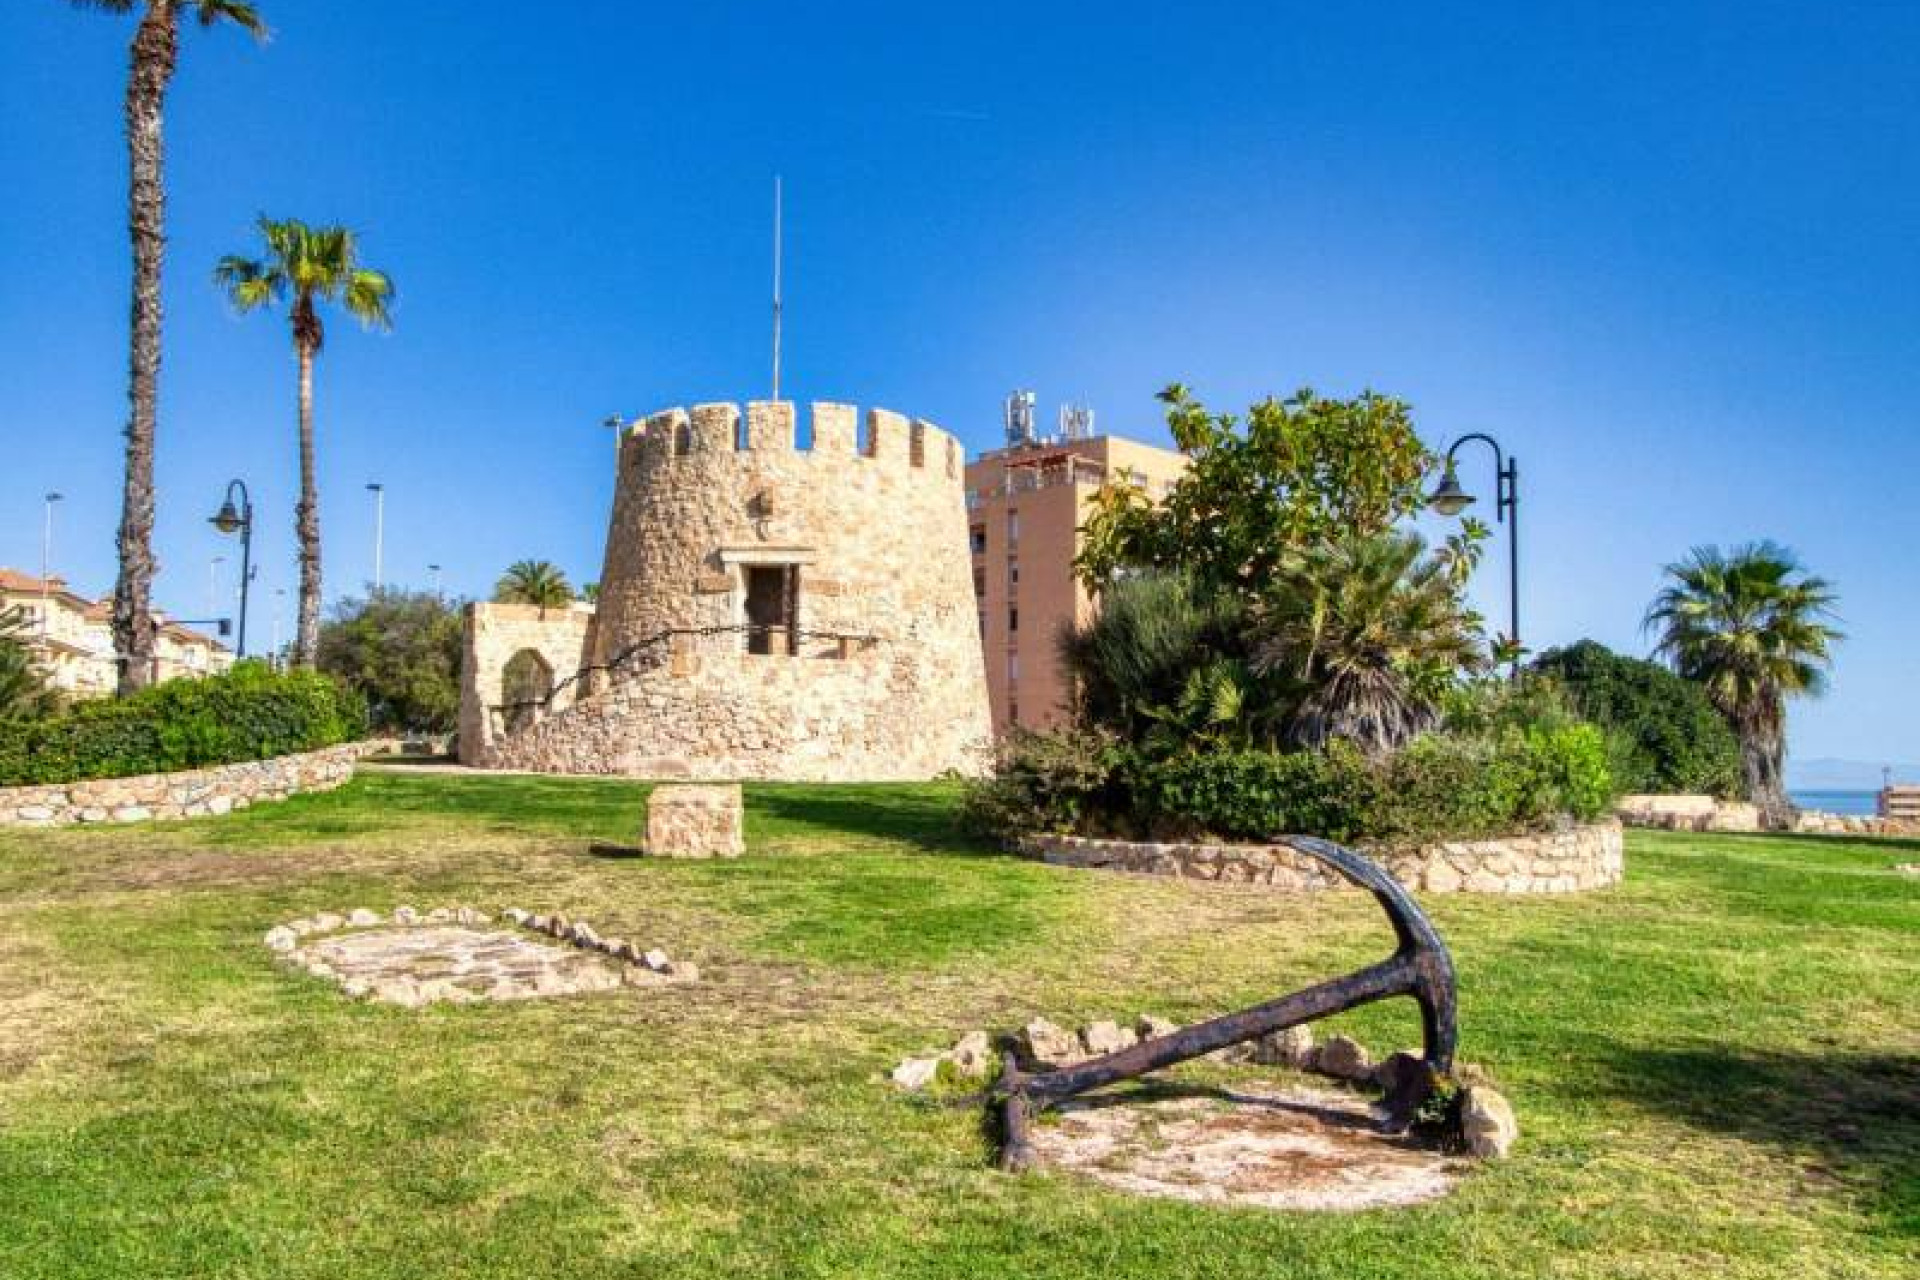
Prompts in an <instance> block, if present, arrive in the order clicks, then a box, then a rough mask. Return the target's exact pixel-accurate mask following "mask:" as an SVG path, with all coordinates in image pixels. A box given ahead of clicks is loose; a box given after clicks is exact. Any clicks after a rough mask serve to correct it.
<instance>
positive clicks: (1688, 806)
mask: <svg viewBox="0 0 1920 1280" xmlns="http://www.w3.org/2000/svg"><path fill="white" fill-rule="evenodd" d="M1613 813H1614V816H1615V817H1617V818H1619V819H1620V821H1622V822H1624V823H1625V824H1626V825H1628V826H1629V827H1654V828H1656V829H1658V830H1662V831H1742V832H1745V831H1758V830H1760V809H1759V807H1758V806H1756V805H1751V804H1748V803H1747V802H1746V801H1744V800H1720V799H1716V798H1715V797H1713V796H1704V795H1630V796H1621V797H1620V799H1619V800H1618V801H1616V802H1615V804H1614V808H1613Z"/></svg>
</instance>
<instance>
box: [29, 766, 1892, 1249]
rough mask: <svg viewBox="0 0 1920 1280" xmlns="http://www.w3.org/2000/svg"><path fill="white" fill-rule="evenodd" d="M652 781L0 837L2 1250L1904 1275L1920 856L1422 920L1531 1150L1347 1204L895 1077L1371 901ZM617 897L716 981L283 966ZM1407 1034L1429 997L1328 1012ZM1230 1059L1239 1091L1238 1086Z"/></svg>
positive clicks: (1749, 870)
mask: <svg viewBox="0 0 1920 1280" xmlns="http://www.w3.org/2000/svg"><path fill="white" fill-rule="evenodd" d="M644 796H645V790H644V788H642V787H640V786H637V785H634V784H630V783H624V782H611V781H610V782H594V781H577V780H559V779H527V778H467V777H446V776H443V777H422V776H411V777H410V776H404V775H398V774H393V773H374V772H366V773H363V774H362V775H361V776H360V777H359V778H358V779H356V781H355V782H354V783H353V784H352V785H351V786H349V787H347V788H345V789H343V790H341V791H338V792H335V793H333V794H331V795H326V796H313V797H304V798H301V799H297V800H294V801H290V802H288V803H286V804H282V805H277V806H270V807H263V808H261V809H259V810H256V811H252V812H249V813H246V814H243V815H235V816H233V817H230V818H227V819H222V820H213V821H206V822H196V823H183V824H176V825H170V826H155V827H150V828H142V829H138V830H135V829H120V830H86V831H71V832H57V833H45V834H32V835H26V834H11V835H0V1276H4V1277H7V1278H8V1280H40V1278H42V1277H81V1276H87V1277H109V1276H111V1277H132V1276H139V1277H189V1276H191V1277H203V1276H218V1277H275V1278H276V1280H292V1278H297V1277H329V1278H332V1277H338V1276H353V1277H356V1280H358V1278H363V1277H381V1278H384V1277H413V1276H463V1277H466V1276H474V1277H492V1276H499V1277H515V1278H524V1277H529V1276H565V1275H583V1276H585V1275H591V1276H595V1277H624V1276H632V1277H646V1278H647V1280H654V1278H667V1277H711V1276H764V1277H780V1278H781V1280H788V1278H792V1277H814V1276H819V1277H826V1276H833V1277H848V1276H853V1277H877V1276H912V1277H948V1276H952V1277H967V1278H968V1280H979V1278H980V1277H985V1276H1018V1277H1030V1278H1033V1280H1040V1278H1048V1277H1100V1278H1101V1280H1107V1278H1109V1277H1128V1278H1130V1280H1131V1278H1135V1277H1152V1276H1161V1275H1164V1276H1181V1277H1190V1276H1208V1277H1215V1276H1217V1277H1256V1276H1258V1277H1271V1276H1277V1275H1286V1276H1293V1277H1329V1278H1331V1277H1341V1278H1342V1280H1347V1278H1353V1277H1387V1276H1408V1277H1423V1278H1431V1277H1452V1276H1475V1277H1478V1276H1552V1277H1599V1276H1633V1277H1693V1276H1699V1275H1703V1274H1712V1275H1715V1276H1719V1277H1747V1276H1794V1277H1806V1276H1848V1277H1894V1276H1902V1277H1904V1276H1911V1275H1913V1274H1915V1267H1916V1264H1920V946H1916V943H1917V942H1920V882H1916V881H1914V880H1913V879H1911V878H1907V877H1903V876H1901V875H1898V874H1896V873H1894V872H1892V871H1891V870H1890V867H1891V865H1892V864H1893V863H1895V862H1903V861H1915V860H1920V849H1916V846H1915V845H1913V844H1907V845H1905V846H1902V845H1900V844H1898V843H1894V842H1870V841H1846V840H1813V839H1786V838H1765V837H1735V836H1682V835H1662V834H1651V833H1649V834H1640V833H1635V834H1633V835H1632V836H1630V838H1629V844H1628V879H1627V883H1626V884H1625V885H1623V886H1621V887H1620V888H1618V889H1616V890H1612V891H1608V892H1604V893H1599V894H1591V895H1585V896H1580V897H1570V898H1566V899H1521V900H1511V901H1501V900H1490V899H1472V898H1436V899H1434V900H1432V901H1431V902H1430V903H1429V906H1430V909H1431V911H1432V914H1433V915H1434V917H1435V919H1436V921H1437V923H1438V924H1439V926H1440V928H1441V930H1442V932H1443V933H1444V935H1445V936H1446V937H1447V938H1448V940H1449V943H1450V945H1451V946H1452V948H1453V951H1454V954H1455V958H1456V960H1457V962H1458V964H1459V967H1460V977H1461V997H1462V1039H1463V1055H1464V1056H1465V1057H1466V1058H1468V1059H1470V1060H1473V1061H1476V1062H1479V1063H1482V1064H1485V1065H1486V1066H1487V1067H1489V1068H1490V1069H1491V1070H1492V1071H1493V1073H1494V1074H1495V1075H1496V1076H1497V1077H1498V1078H1499V1079H1500V1081H1501V1082H1502V1084H1503V1086H1504V1087H1505V1088H1506V1089H1507V1091H1508V1093H1509V1096H1510V1097H1512V1098H1513V1100H1514V1102H1515V1104H1516V1106H1517V1108H1518V1110H1519V1113H1520V1116H1521V1121H1522V1126H1523V1137H1522V1141H1521V1144H1520V1145H1519V1147H1518V1148H1517V1149H1516V1152H1515V1155H1514V1157H1513V1158H1512V1159H1511V1160H1509V1161H1507V1162H1505V1163H1504V1164H1500V1165H1495V1166H1488V1167H1485V1168H1483V1169H1481V1170H1479V1171H1476V1172H1475V1173H1474V1174H1473V1175H1472V1176H1471V1177H1469V1178H1468V1179H1467V1180H1466V1181H1465V1182H1464V1184H1463V1185H1462V1186H1461V1187H1460V1189H1459V1190H1458V1191H1457V1192H1456V1193H1455V1194H1453V1195H1452V1196H1450V1197H1448V1198H1447V1199H1445V1200H1443V1201H1440V1202H1437V1203H1435V1204H1432V1205H1428V1206H1424V1207H1421V1208H1417V1209H1404V1210H1396V1211H1379V1212H1370V1213H1362V1214H1353V1215H1297V1214H1277V1213H1270V1212H1264V1211H1255V1210H1237V1209H1217V1208H1207V1207H1204V1206H1197V1205H1190V1204H1179V1203H1171V1202H1159V1201H1148V1200H1140V1199H1134V1198H1130V1197H1127V1196H1124V1195H1121V1194H1118V1193H1114V1192H1108V1191H1103V1190H1100V1189H1098V1188H1096V1187H1094V1186H1092V1185H1090V1184H1087V1183H1085V1182H1082V1181H1079V1180H1077V1179H1073V1178H1069V1177H1064V1176H1053V1175H1032V1176H1027V1177H1021V1178H1011V1177H1006V1176H1003V1175H1001V1174H998V1173H996V1172H994V1171H993V1170H992V1169H991V1168H990V1165H989V1155H990V1153H989V1149H988V1147H987V1145H986V1142H985V1139H984V1137H983V1133H982V1129H981V1126H980V1124H979V1120H978V1117H977V1116H976V1115H975V1114H974V1113H972V1112H970V1111H967V1110H964V1109H952V1108H947V1109H942V1108H935V1107H927V1106H923V1105H915V1104H914V1103H912V1102H911V1101H908V1100H904V1099H901V1098H899V1097H897V1096H896V1095H895V1094H893V1093H892V1092H891V1091H890V1090H889V1089H888V1088H886V1087H885V1086H884V1085H883V1084H882V1083H881V1082H880V1079H879V1077H880V1076H881V1074H882V1073H883V1072H884V1071H885V1070H886V1069H887V1068H889V1067H890V1066H891V1065H892V1064H893V1063H894V1062H895V1061H897V1060H898V1059H899V1058H900V1057H902V1056H903V1055H905V1054H906V1053H909V1052H911V1051H914V1050H916V1049H921V1048H923V1047H926V1046H935V1045H942V1044H945V1043H947V1042H950V1041H951V1040H952V1039H953V1038H955V1037H957V1036H958V1035H959V1034H960V1033H961V1032H963V1031H966V1030H968V1029H970V1028H973V1027H989V1028H996V1029H998V1028H1004V1027H1010V1026H1013V1025H1016V1024H1018V1023H1020V1022H1023V1021H1025V1020H1026V1019H1027V1018H1029V1017H1032V1016H1034V1015H1036V1014H1044V1015H1047V1016H1049V1017H1052V1018H1054V1019H1055V1020H1056V1021H1060V1022H1072V1021H1075V1020H1082V1019H1086V1018H1090V1017H1094V1016H1116V1015H1119V1016H1125V1015H1130V1014H1132V1013H1135V1012H1138V1011H1142V1010H1150V1011H1153V1012H1157V1013H1161V1014H1163V1015H1166V1016H1171V1017H1176V1018H1187V1017H1193V1016H1198V1015H1202V1014H1206V1013H1212V1012H1218V1011H1221V1010H1224V1009H1227V1008H1231V1007H1236V1006H1238V1005H1242V1004H1246V1003H1250V1002H1252V1001H1255V1000H1258V999H1262V998H1266V997H1269V996H1272V995H1274V994H1278V993H1279V992H1281V991H1284V990H1288V989H1291V988H1293V987H1296V986H1300V985H1304V984H1305V983H1306V982H1308V981H1311V980H1313V979H1315V978H1317V977H1320V976H1324V975H1327V974H1329V973H1332V972H1335V971H1337V970H1341V969H1345V968H1348V967H1351V966H1353V965H1355V964H1357V963H1360V962H1362V961H1364V960H1367V959H1371V958H1374V957H1376V956H1378V955H1379V954H1381V953H1383V952H1384V951H1385V950H1386V949H1387V947H1388V946H1389V945H1390V944H1389V942H1388V939H1387V936H1386V930H1385V927H1384V924H1383V922H1382V921H1381V920H1380V918H1379V917H1378V913H1377V911H1376V909H1375V908H1374V907H1373V905H1372V904H1371V902H1369V901H1366V900H1364V899H1363V898H1361V897H1360V896H1359V895H1338V896H1335V897H1318V898H1313V897H1301V898H1294V897H1283V896H1272V895H1263V894H1258V893H1249V892H1232V891H1223V890H1218V889H1209V888H1206V887H1203V886H1187V885H1180V884H1176V883H1170V882H1165V881H1156V880H1146V879H1132V878H1126V877H1119V876H1108V875H1103V874H1099V873H1090V872H1074V871H1063V870H1058V869H1053V868H1047V867H1042V866H1036V865H1033V864H1029V863H1025V862H1021V861H1017V860H1013V859H1008V858H1002V857H997V856H992V855H991V853H990V851H988V850H985V849H983V848H980V847H978V846H977V845H974V844H971V843H969V842H967V841H966V840H963V839H961V838H959V837H958V836H956V835H955V834H954V831H953V829H952V825H951V806H952V802H953V792H952V791H951V790H950V789H949V788H946V787H943V786H939V785H930V786H921V787H892V786H887V787H882V786H875V787H776V786H766V787H751V788H749V790H748V798H749V815H748V843H749V848H750V850H751V851H752V853H753V855H754V856H750V857H748V858H745V859H742V860H740V861H737V862H726V863H663V862H651V861H647V860H643V859H637V858H632V857H626V856H621V854H620V851H619V849H618V846H619V845H620V844H621V842H631V840H632V839H633V836H634V833H635V831H636V830H637V828H638V826H639V823H640V819H641V815H642V812H643V809H644ZM403 902H411V903H414V904H416V905H421V906H432V905H439V904H453V903H460V902H468V903H473V904H476V905H481V906H486V907H501V906H506V905H511V904H520V905H524V906H527V907H529V908H534V909H541V908H553V909H559V910H563V911H567V912H569V913H571V914H574V915H578V916H584V917H586V918H589V919H591V920H593V921H594V923H595V924H596V925H598V926H601V927H602V928H603V930H606V931H612V932H618V933H621V934H623V935H625V936H627V937H630V938H636V939H644V940H647V941H650V942H657V943H658V944H660V945H663V946H665V947H666V948H667V949H668V950H669V951H671V952H673V953H674V954H676V955H685V956H688V957H690V958H692V959H694V960H696V961H698V962H699V963H700V965H701V968H702V970H703V972H704V974H705V980H704V981H703V982H702V983H700V984H699V985H697V986H695V987H692V988H671V989H666V990H664V991H660V990H656V991H648V992H635V991H628V992H622V993H619V994H616V995H606V996H597V997H584V998H578V999H571V1000H552V1001H531V1002H525V1003H520V1004H512V1005H483V1006H468V1007H436V1008H430V1009H427V1010H423V1011H405V1010H399V1009H394V1008H388V1007H384V1006H375V1005H368V1004H355V1003H351V1002H349V1001H347V1000H345V999H343V998H342V997H340V996H339V995H338V994H337V993H336V992H334V991H333V990H332V989H331V988H329V987H327V986H325V985H323V984H321V983H319V982H317V981H315V980H312V979H309V978H306V977H304V976H295V975H293V974H291V973H289V972H287V971H285V970H283V969H280V968H278V967H276V966H275V964H274V963H273V962H272V960H271V958H270V957H269V955H268V953H267V951H266V949H265V948H264V947H263V946H262V945H261V942H260V936H261V934H262V933H263V932H264V931H265V930H266V929H267V928H268V927H269V926H271V925H272V924H274V923H276V922H279V921H281V920H285V919H287V918H290V917H292V916H296V915H301V914H306V913H308V912H312V911H316V910H321V909H326V908H334V909H338V908H344V907H351V906H356V905H367V906H372V907H376V908H390V907H392V906H395V905H398V904H400V903H403ZM1338 1025H1339V1027H1340V1029H1344V1030H1347V1031H1349V1032H1351V1033H1352V1034H1355V1035H1357V1036H1358V1037H1359V1038H1360V1039H1362V1040H1363V1041H1364V1042H1365V1043H1367V1044H1369V1045H1370V1046H1372V1047H1374V1048H1375V1049H1376V1051H1382V1050H1386V1049H1391V1048H1393V1047H1396V1046H1400V1045H1405V1044H1410V1043H1414V1042H1416V1041H1417V1026H1416V1019H1415V1017H1414V1015H1413V1011H1412V1009H1411V1006H1404V1005H1403V1004H1398V1003H1397V1004H1392V1005H1384V1006H1374V1007H1371V1008H1369V1009H1365V1010H1360V1011H1356V1012H1355V1013H1353V1014H1350V1015H1347V1016H1345V1017H1343V1018H1341V1019H1339V1020H1338ZM1209 1070H1219V1069H1218V1068H1209Z"/></svg>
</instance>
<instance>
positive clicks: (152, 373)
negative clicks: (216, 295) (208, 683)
mask: <svg viewBox="0 0 1920 1280" xmlns="http://www.w3.org/2000/svg"><path fill="white" fill-rule="evenodd" d="M72 3H74V4H75V5H78V6H79V7H80V8H83V9H101V10H104V11H105V12H107V13H112V14H126V13H133V12H135V11H136V10H138V11H139V13H140V22H139V25H138V26H136V27H135V28H134V33H133V47H132V50H131V55H130V58H129V66H128V69H127V94H126V127H127V162H128V170H129V177H130V180H129V184H128V187H129V190H128V199H127V233H128V236H129V238H130V239H131V240H132V242H133V323H132V326H131V341H130V344H129V351H128V356H127V401H128V414H127V461H126V476H125V479H124V481H123V484H122V488H121V498H120V532H119V554H120V574H119V577H118V578H117V579H116V580H115V582H114V586H113V643H114V650H115V652H116V653H118V654H119V655H120V657H119V663H118V666H119V685H120V692H122V693H131V692H132V691H133V690H135V689H139V688H142V687H144V686H145V685H147V684H148V683H149V682H151V681H152V679H153V672H154V637H155V628H154V626H153V622H152V619H151V618H150V617H149V610H150V607H151V606H150V602H151V599H152V595H153V575H154V572H155V570H156V568H157V565H156V564H155V561H154V557H153V450H154V436H155V434H156V432H157V429H158V425H159V416H160V317H161V310H160V271H161V265H162V262H163V260H164V258H165V256H166V184H165V177H164V174H165V166H164V159H165V156H164V148H163V146H162V130H161V115H162V110H163V108H164V107H165V105H166V97H167V88H168V86H169V85H170V84H171V83H172V82H173V72H174V68H175V66H176V65H177V64H178V62H179V58H180V17H181V15H182V14H190V15H192V16H193V17H194V18H196V19H198V20H199V23H200V25H201V26H203V27H211V26H215V25H217V24H219V23H222V22H230V23H232V24H233V25H235V26H237V27H239V28H240V29H241V30H243V31H247V32H250V33H252V34H253V35H254V36H256V37H259V38H264V37H265V36H266V27H265V26H264V25H263V24H262V23H261V21H260V14H259V11H258V10H257V9H256V8H255V7H254V6H253V5H251V4H246V3H242V2H241V0H72Z"/></svg>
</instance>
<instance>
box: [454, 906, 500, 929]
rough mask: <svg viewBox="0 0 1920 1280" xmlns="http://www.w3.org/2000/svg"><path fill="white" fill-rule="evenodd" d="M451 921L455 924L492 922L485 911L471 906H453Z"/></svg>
mask: <svg viewBox="0 0 1920 1280" xmlns="http://www.w3.org/2000/svg"><path fill="white" fill-rule="evenodd" d="M453 922H454V923H455V924H464V925H476V924H492V923H493V922H492V921H491V920H489V919H487V915H486V912H484V911H475V910H474V909H473V908H472V907H455V908H454V911H453Z"/></svg>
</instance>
